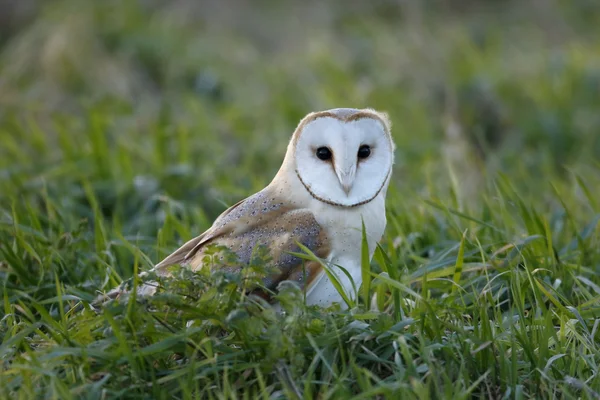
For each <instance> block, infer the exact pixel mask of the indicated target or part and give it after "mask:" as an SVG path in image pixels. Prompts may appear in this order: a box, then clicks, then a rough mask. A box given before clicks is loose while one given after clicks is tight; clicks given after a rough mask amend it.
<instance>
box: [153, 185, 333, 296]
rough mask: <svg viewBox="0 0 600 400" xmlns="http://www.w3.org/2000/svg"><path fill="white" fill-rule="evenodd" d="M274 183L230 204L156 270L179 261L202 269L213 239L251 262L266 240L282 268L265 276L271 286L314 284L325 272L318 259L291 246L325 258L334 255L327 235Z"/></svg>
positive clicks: (161, 272)
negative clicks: (302, 256) (303, 256)
mask: <svg viewBox="0 0 600 400" xmlns="http://www.w3.org/2000/svg"><path fill="white" fill-rule="evenodd" d="M274 192H275V191H274V190H273V189H272V188H271V187H267V188H265V189H263V190H262V191H260V192H258V193H256V194H255V195H253V196H250V197H248V198H247V199H244V200H242V201H240V202H238V203H237V204H235V205H233V206H232V207H230V208H228V209H227V210H226V211H225V212H223V214H221V215H220V216H219V217H218V218H217V219H216V220H215V222H214V224H213V226H212V227H211V228H209V229H208V230H207V231H206V232H204V233H203V234H202V235H200V236H198V237H196V238H194V239H192V240H190V241H188V242H187V243H185V244H184V245H183V246H181V247H180V248H179V249H177V250H176V251H175V252H173V253H172V254H171V255H169V256H168V257H167V258H165V259H164V260H163V261H161V262H160V263H159V264H157V265H156V267H155V271H156V272H157V273H158V274H159V275H164V274H165V273H166V271H167V267H169V266H171V265H174V264H185V265H188V266H189V267H190V268H191V269H192V270H197V269H198V268H200V267H202V265H203V258H204V252H205V250H206V249H207V247H208V246H209V245H211V244H213V245H218V246H225V247H227V248H229V250H231V251H232V252H234V253H235V254H236V255H237V257H238V260H239V262H240V265H247V264H248V263H249V262H250V259H251V256H252V252H253V250H254V249H255V248H256V247H257V246H259V245H266V246H267V247H268V249H269V254H270V256H271V257H272V259H273V266H274V267H275V268H277V269H278V270H279V272H278V273H276V274H274V275H272V276H269V277H267V278H266V279H265V282H264V284H265V287H266V288H268V289H270V290H275V288H276V287H277V285H278V284H279V282H281V281H283V280H293V281H295V282H297V283H298V284H300V286H301V287H304V286H306V285H307V284H308V285H310V283H311V282H313V281H314V278H315V277H316V276H317V275H318V274H319V273H320V272H321V266H320V264H319V263H315V262H305V263H304V264H303V263H302V260H301V259H299V258H298V257H295V256H293V255H291V254H289V252H300V248H299V247H298V246H297V244H296V242H299V243H302V244H303V245H304V246H306V247H308V248H309V249H310V250H311V251H312V252H314V253H315V255H317V256H318V257H320V258H327V257H328V256H329V251H330V248H329V242H328V239H327V235H326V233H325V231H324V230H323V229H321V226H320V225H319V224H318V223H317V221H316V220H315V218H314V216H313V214H312V213H311V212H310V211H309V210H306V209H300V208H296V207H294V206H293V205H291V204H289V202H287V200H286V199H282V198H280V197H279V196H278V194H277V193H274Z"/></svg>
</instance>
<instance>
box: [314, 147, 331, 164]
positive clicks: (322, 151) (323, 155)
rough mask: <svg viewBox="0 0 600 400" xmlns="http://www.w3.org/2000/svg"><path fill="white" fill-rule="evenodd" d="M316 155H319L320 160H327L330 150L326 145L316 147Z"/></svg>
mask: <svg viewBox="0 0 600 400" xmlns="http://www.w3.org/2000/svg"><path fill="white" fill-rule="evenodd" d="M317 157H319V159H320V160H323V161H327V160H329V159H330V158H331V150H329V149H328V148H327V147H319V148H318V149H317Z"/></svg>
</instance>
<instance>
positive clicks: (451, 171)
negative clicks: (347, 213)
mask: <svg viewBox="0 0 600 400" xmlns="http://www.w3.org/2000/svg"><path fill="white" fill-rule="evenodd" d="M230 3H231V4H229V3H227V2H226V3H223V2H208V1H207V2H205V4H202V5H197V4H196V3H194V2H188V1H178V2H170V3H168V5H166V4H167V3H160V2H135V3H134V2H118V1H108V0H107V1H104V2H94V3H93V2H81V1H79V0H78V1H58V2H54V3H52V4H51V5H48V4H47V3H44V2H39V3H38V2H24V3H22V4H26V5H28V6H25V7H24V8H23V9H19V10H16V9H12V10H11V12H13V13H15V15H14V16H13V17H14V18H11V19H10V21H11V24H8V23H6V24H3V25H2V27H3V29H2V30H0V35H1V36H0V46H2V47H1V48H0V143H2V144H1V146H0V277H1V279H2V286H1V287H0V291H1V292H0V293H1V296H0V297H1V300H2V302H3V306H2V307H1V310H2V311H0V317H1V318H0V360H1V362H2V363H1V364H0V396H1V397H2V398H7V399H8V398H20V399H31V398H60V399H68V398H85V399H108V398H157V399H159V398H182V399H188V398H222V399H225V398H255V397H256V398H264V399H276V398H320V399H325V398H349V397H352V396H355V398H376V397H384V398H388V397H389V398H472V397H476V398H517V399H521V398H540V397H541V398H599V397H600V375H599V374H600V341H599V340H600V333H599V330H600V329H599V328H600V306H599V302H600V278H599V277H598V275H599V273H600V230H599V228H598V222H599V220H600V164H599V162H598V159H600V134H599V133H598V132H600V113H599V112H598V110H599V109H600V18H599V16H598V13H597V12H596V8H597V7H596V6H595V5H594V2H593V1H587V2H586V1H576V2H568V3H567V2H558V1H555V2H553V1H547V2H545V1H539V2H532V3H521V2H515V3H509V2H506V3H502V4H499V3H497V2H491V1H490V2H461V3H460V5H461V8H458V5H459V3H454V5H452V7H451V6H450V5H448V4H445V3H443V2H428V3H427V4H423V5H420V4H416V5H411V4H408V3H402V5H401V6H398V3H393V2H387V1H381V2H378V3H376V4H377V6H373V5H371V6H367V5H366V3H364V4H363V3H358V2H357V3H356V4H354V5H353V4H351V3H350V4H346V3H344V4H341V3H340V4H337V5H336V4H335V3H331V4H330V5H323V4H321V3H316V2H315V3H314V4H312V5H311V6H310V7H305V6H301V5H299V4H300V3H297V4H295V5H293V4H280V3H273V4H269V2H260V5H256V4H257V3H253V4H250V3H247V2H242V1H240V2H230ZM7 4H13V7H14V4H17V3H16V2H12V3H11V2H0V7H9V6H7ZM234 5H235V7H233V6H234ZM233 9H235V11H231V10H233ZM7 10H8V8H5V9H4V10H3V11H5V12H4V13H2V12H0V14H2V15H8V14H7V13H8V11H7ZM17 17H18V18H17ZM274 32H276V34H274ZM344 106H355V107H373V108H376V109H381V110H386V111H388V112H389V114H390V116H391V119H392V121H393V124H394V127H393V135H394V138H395V141H396V143H397V145H398V150H397V159H398V162H397V164H396V165H395V171H394V177H393V180H392V183H391V188H390V193H389V195H388V203H387V204H388V227H387V230H386V234H385V236H384V239H383V241H382V243H381V245H382V246H381V250H380V251H378V252H377V254H376V256H375V259H374V260H373V263H372V265H371V271H372V274H371V278H372V281H371V284H370V287H369V288H368V292H369V293H368V296H363V297H361V302H360V303H359V304H357V305H356V306H355V307H354V308H352V309H350V310H349V311H344V312H341V311H339V310H338V309H336V308H333V309H330V310H322V309H316V308H306V307H305V306H303V305H302V302H301V296H299V295H298V292H297V290H296V289H295V288H294V287H293V286H290V287H286V288H284V290H283V291H282V293H281V300H282V302H283V304H284V305H285V308H286V309H287V310H288V314H287V315H286V316H285V317H282V316H280V315H277V314H275V313H274V312H273V311H272V310H271V309H270V308H269V307H268V306H266V305H265V304H263V303H262V302H261V301H259V300H257V299H255V298H252V297H248V296H245V295H244V294H243V293H241V291H240V290H239V289H237V288H238V283H239V277H236V276H222V275H220V276H212V277H209V276H205V275H196V276H188V275H186V274H185V273H184V272H182V277H183V278H185V279H180V280H176V281H173V282H166V283H165V285H166V290H165V292H164V293H168V294H163V295H160V296H156V297H155V298H152V299H150V300H148V301H146V302H136V301H126V302H121V303H118V304H111V305H109V306H107V307H106V308H103V309H102V308H101V309H98V310H91V309H89V307H87V305H88V304H89V302H90V301H91V300H92V299H93V298H94V297H95V295H96V293H97V291H98V290H100V291H107V290H109V289H110V288H112V287H114V286H115V285H117V284H118V283H120V282H121V281H122V280H124V279H127V278H129V277H131V276H132V275H133V274H134V273H136V272H137V271H141V270H145V269H148V268H149V267H151V266H152V265H153V263H154V262H156V261H158V260H159V259H160V258H161V257H163V256H164V255H166V254H168V253H169V252H170V251H172V250H173V249H175V248H176V247H177V245H178V244H180V243H181V242H182V241H184V240H186V239H188V238H191V237H192V236H194V235H197V234H199V233H201V232H202V231H204V230H205V229H206V228H208V227H209V226H210V224H211V222H212V220H213V219H214V218H215V217H216V216H217V215H218V214H219V213H220V212H221V211H223V210H224V209H225V208H226V207H227V206H228V205H231V204H233V203H234V202H235V201H237V200H239V199H241V198H243V197H245V196H247V195H249V194H252V193H254V192H255V191H256V190H257V189H260V188H262V187H264V185H265V184H266V183H268V182H269V180H270V179H271V178H272V176H273V175H274V173H275V172H276V170H277V168H278V166H279V164H280V163H281V161H282V158H283V153H284V150H285V146H286V143H287V140H288V138H289V136H290V135H291V132H292V131H293V129H294V127H295V124H296V123H297V122H298V120H299V119H300V118H301V117H302V116H303V115H304V114H306V113H308V112H309V111H313V110H319V109H325V108H331V107H344ZM364 292H365V291H364V290H363V293H364ZM374 294H377V296H376V297H374V296H373V295H374ZM368 303H370V304H369V307H367V304H368ZM82 305H83V306H84V307H82ZM400 396H402V397H400Z"/></svg>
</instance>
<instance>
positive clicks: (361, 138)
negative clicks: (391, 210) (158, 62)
mask: <svg viewBox="0 0 600 400" xmlns="http://www.w3.org/2000/svg"><path fill="white" fill-rule="evenodd" d="M394 149H395V145H394V142H393V140H392V136H391V133H390V121H389V119H388V118H387V115H386V114H384V113H381V112H377V111H374V110H371V109H362V110H359V109H351V108H337V109H332V110H326V111H321V112H314V113H310V114H308V115H307V116H306V117H304V118H303V119H302V120H301V121H300V123H299V125H298V127H297V128H296V130H295V131H294V134H293V135H292V138H291V140H290V142H289V145H288V147H287V152H286V154H285V158H284V160H283V164H282V165H281V168H280V169H279V171H278V172H277V174H276V175H275V177H274V178H273V180H272V181H271V183H270V184H269V185H268V186H267V187H265V188H264V189H263V190H261V191H259V192H258V193H256V194H254V195H252V196H250V197H248V198H246V199H244V200H242V201H240V202H238V203H237V204H235V205H233V206H231V207H230V208H229V209H227V210H226V211H225V212H223V213H222V214H221V215H220V216H219V217H218V218H217V219H216V220H215V221H214V224H213V225H212V226H211V227H210V228H209V229H208V230H207V231H206V232H204V233H202V234H201V235H200V236H198V237H196V238H194V239H192V240H190V241H188V242H187V243H185V244H184V245H183V246H181V247H180V248H179V249H177V250H176V251H175V252H173V253H172V254H171V255H169V256H168V257H166V258H165V259H164V260H162V261H161V262H160V263H158V264H157V265H156V266H155V267H154V269H153V271H154V272H156V273H157V275H168V271H167V267H168V266H171V265H174V264H180V265H184V266H187V267H189V268H191V269H192V270H198V269H199V268H201V267H202V266H203V265H204V263H203V262H202V260H203V257H204V252H205V250H206V248H207V246H209V245H210V244H215V245H220V246H226V247H227V248H229V249H230V250H231V251H233V252H234V253H235V254H236V255H237V256H238V258H239V261H240V265H244V264H247V263H248V262H249V261H250V257H251V254H252V251H253V249H254V248H255V247H256V246H258V245H266V246H267V248H268V250H269V251H270V255H271V258H272V260H273V263H274V264H275V265H274V266H275V267H277V270H278V272H277V273H275V274H273V275H270V276H268V277H266V278H265V279H264V286H265V287H266V288H268V289H270V290H273V291H274V290H275V289H276V288H277V285H278V284H279V282H281V281H283V280H291V281H295V282H296V283H298V284H299V285H300V287H302V289H303V290H304V293H305V296H306V297H305V298H306V303H307V304H308V305H320V306H329V305H331V304H332V303H334V302H337V303H339V304H340V306H341V307H342V308H346V304H345V303H344V302H343V297H342V296H341V295H340V293H339V292H338V291H337V290H336V288H335V287H334V285H333V283H332V281H331V280H330V279H329V277H328V276H327V274H325V271H324V269H323V268H322V266H321V264H320V263H317V262H311V261H308V262H307V261H304V262H303V260H301V259H300V258H298V257H296V256H294V255H292V254H290V252H296V253H297V252H300V249H299V247H298V246H297V243H301V244H303V245H304V246H306V247H307V248H308V249H310V250H311V251H312V252H313V253H314V254H315V255H316V256H318V257H319V258H321V259H322V260H324V262H326V263H327V264H328V265H330V266H332V267H331V268H330V270H331V271H333V272H334V273H335V271H336V268H335V267H334V266H341V267H343V268H345V269H346V270H347V272H348V273H349V275H350V277H351V279H352V280H353V281H354V287H356V288H358V287H359V286H360V284H361V281H362V276H361V243H362V223H363V221H364V224H365V231H366V237H367V242H368V248H369V259H370V258H371V257H372V256H373V253H374V250H375V247H376V243H377V242H378V241H379V240H380V239H381V237H382V235H383V231H384V229H385V226H386V216H385V197H386V192H387V188H388V185H389V182H390V177H391V173H392V164H393V162H394ZM336 277H337V279H338V280H339V282H340V283H341V284H342V286H343V288H344V290H345V291H346V294H347V295H348V296H349V298H353V297H354V296H355V293H354V291H353V290H352V287H353V285H352V282H351V281H350V279H349V277H348V276H347V275H346V274H345V273H341V272H340V270H339V269H338V273H336ZM153 291H154V289H152V288H151V286H148V285H145V286H143V287H142V290H141V291H139V293H142V294H149V293H151V292H153Z"/></svg>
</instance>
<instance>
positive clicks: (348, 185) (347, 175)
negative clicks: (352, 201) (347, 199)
mask: <svg viewBox="0 0 600 400" xmlns="http://www.w3.org/2000/svg"><path fill="white" fill-rule="evenodd" d="M355 173H356V170H355V169H354V168H350V169H347V170H342V171H340V172H338V173H337V176H338V179H339V181H340V185H342V189H343V190H344V193H346V196H347V195H349V194H350V190H352V184H353V183H354V175H355Z"/></svg>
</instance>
